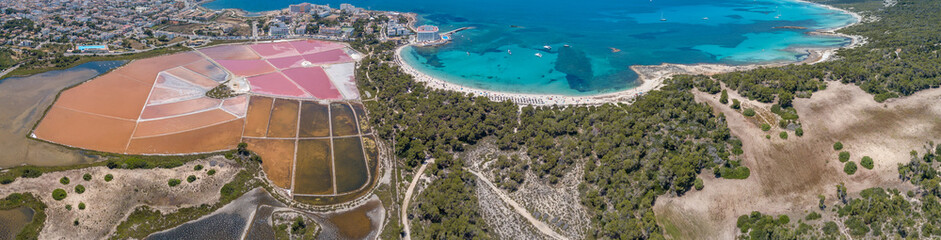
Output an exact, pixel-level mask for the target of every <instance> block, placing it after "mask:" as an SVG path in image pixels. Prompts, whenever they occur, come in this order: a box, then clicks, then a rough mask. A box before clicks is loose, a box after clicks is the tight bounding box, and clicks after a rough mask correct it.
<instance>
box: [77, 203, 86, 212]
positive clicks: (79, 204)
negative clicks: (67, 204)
mask: <svg viewBox="0 0 941 240" xmlns="http://www.w3.org/2000/svg"><path fill="white" fill-rule="evenodd" d="M78 210H85V203H84V202H79V203H78Z"/></svg>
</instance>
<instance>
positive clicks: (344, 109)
mask: <svg viewBox="0 0 941 240" xmlns="http://www.w3.org/2000/svg"><path fill="white" fill-rule="evenodd" d="M330 115H331V117H333V136H350V135H357V134H358V133H357V131H356V130H357V128H356V118H355V117H353V109H351V108H350V105H347V104H346V103H332V104H330Z"/></svg>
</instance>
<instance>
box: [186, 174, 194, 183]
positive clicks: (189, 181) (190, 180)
mask: <svg viewBox="0 0 941 240" xmlns="http://www.w3.org/2000/svg"><path fill="white" fill-rule="evenodd" d="M193 181H196V176H193V175H190V176H189V177H186V182H188V183H191V182H193Z"/></svg>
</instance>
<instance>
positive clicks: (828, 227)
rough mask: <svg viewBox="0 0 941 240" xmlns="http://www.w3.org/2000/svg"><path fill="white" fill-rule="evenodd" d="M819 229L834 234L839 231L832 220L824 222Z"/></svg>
mask: <svg viewBox="0 0 941 240" xmlns="http://www.w3.org/2000/svg"><path fill="white" fill-rule="evenodd" d="M821 230H823V233H825V234H827V235H836V234H839V233H840V227H838V226H837V225H836V223H835V222H833V221H829V222H826V223H824V224H823V228H821Z"/></svg>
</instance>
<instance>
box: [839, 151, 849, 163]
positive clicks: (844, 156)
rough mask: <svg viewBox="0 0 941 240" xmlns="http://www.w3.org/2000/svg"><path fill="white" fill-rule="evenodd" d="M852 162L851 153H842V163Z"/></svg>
mask: <svg viewBox="0 0 941 240" xmlns="http://www.w3.org/2000/svg"><path fill="white" fill-rule="evenodd" d="M849 160H850V152H847V151H842V152H840V162H846V161H849Z"/></svg>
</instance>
